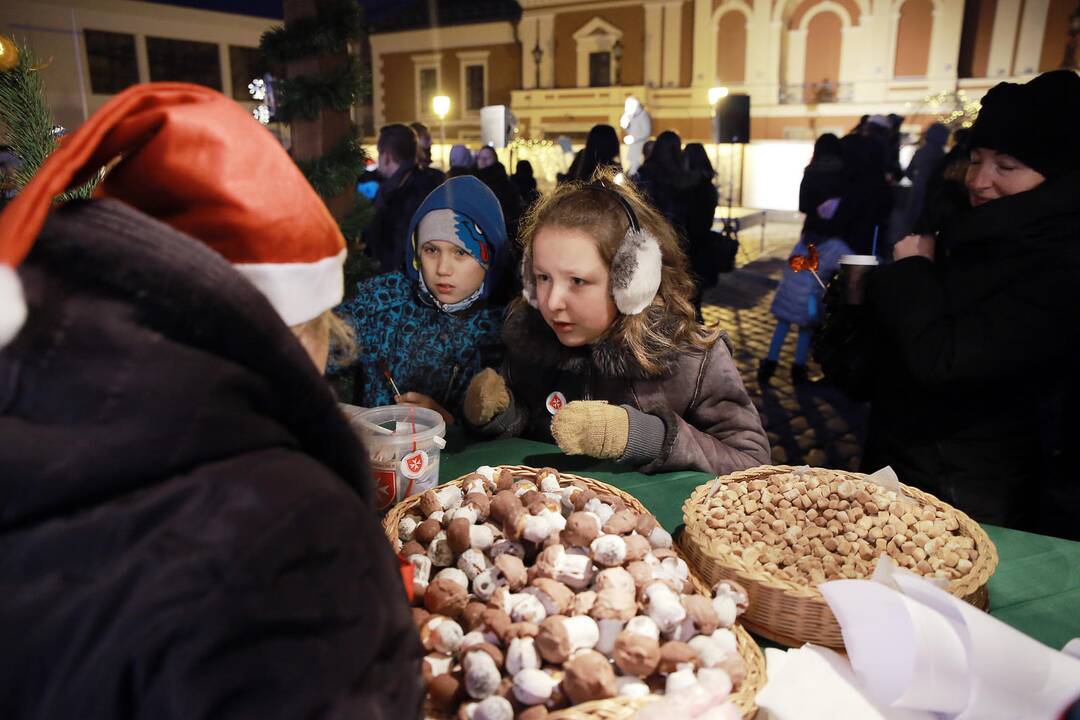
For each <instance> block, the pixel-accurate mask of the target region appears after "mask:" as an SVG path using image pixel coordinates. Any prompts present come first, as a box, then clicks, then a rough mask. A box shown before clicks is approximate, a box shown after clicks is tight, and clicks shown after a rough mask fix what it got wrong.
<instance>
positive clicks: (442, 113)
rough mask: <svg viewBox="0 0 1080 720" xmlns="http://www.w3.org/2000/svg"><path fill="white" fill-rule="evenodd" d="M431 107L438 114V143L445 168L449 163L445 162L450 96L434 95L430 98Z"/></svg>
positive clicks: (448, 167)
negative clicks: (440, 146)
mask: <svg viewBox="0 0 1080 720" xmlns="http://www.w3.org/2000/svg"><path fill="white" fill-rule="evenodd" d="M431 109H432V110H434V111H435V114H436V115H438V116H439V143H440V144H441V145H442V161H443V167H444V168H446V169H447V170H449V169H450V165H449V164H448V163H447V162H446V122H445V121H446V114H447V113H449V112H450V98H448V97H447V96H445V95H436V96H435V97H433V98H432V99H431Z"/></svg>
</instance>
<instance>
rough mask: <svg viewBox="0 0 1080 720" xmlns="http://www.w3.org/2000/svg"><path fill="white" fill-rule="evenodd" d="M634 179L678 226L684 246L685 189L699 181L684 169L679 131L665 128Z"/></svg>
mask: <svg viewBox="0 0 1080 720" xmlns="http://www.w3.org/2000/svg"><path fill="white" fill-rule="evenodd" d="M632 179H633V180H634V183H635V184H636V185H637V186H638V188H640V189H641V191H642V193H643V194H644V195H645V197H646V198H647V199H648V200H649V202H651V203H652V205H653V207H655V208H656V209H657V210H659V211H660V212H661V213H662V214H663V216H664V217H665V218H667V221H668V222H669V223H671V225H672V227H674V228H675V232H676V233H678V235H679V238H680V240H681V241H682V242H683V248H684V250H685V248H686V245H685V243H686V212H687V198H686V197H685V193H686V191H688V190H689V189H690V188H691V187H692V186H693V185H695V184H696V183H697V178H695V177H693V176H692V175H690V174H689V173H687V172H685V171H684V170H683V164H682V138H680V137H679V135H678V133H675V132H673V131H671V130H665V131H664V132H662V133H660V134H659V135H657V136H656V144H655V145H653V149H652V152H651V153H650V154H649V159H648V160H646V161H645V162H643V163H642V164H641V169H640V170H638V174H637V175H636V176H634V178H632Z"/></svg>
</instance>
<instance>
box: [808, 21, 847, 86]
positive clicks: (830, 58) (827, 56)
mask: <svg viewBox="0 0 1080 720" xmlns="http://www.w3.org/2000/svg"><path fill="white" fill-rule="evenodd" d="M842 27H843V21H842V20H841V19H840V16H839V15H838V14H836V13H835V12H832V11H831V10H825V11H823V12H819V13H817V14H815V15H814V16H813V17H812V18H810V22H809V23H808V24H807V26H806V65H805V76H804V77H805V79H804V83H805V84H804V86H803V102H807V103H816V102H831V101H834V100H835V99H836V88H837V85H838V80H839V77H840V45H841V41H842V38H843V33H842V32H841V28H842Z"/></svg>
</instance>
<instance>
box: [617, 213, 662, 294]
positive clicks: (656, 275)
mask: <svg viewBox="0 0 1080 720" xmlns="http://www.w3.org/2000/svg"><path fill="white" fill-rule="evenodd" d="M662 266H663V258H662V256H661V254H660V243H659V242H657V240H656V237H655V236H654V235H653V234H652V233H650V232H648V231H647V230H631V231H629V232H627V233H626V237H625V238H623V241H622V243H621V244H620V245H619V249H618V251H617V252H616V253H615V257H614V258H612V260H611V294H612V296H614V298H615V307H617V308H619V312H621V313H622V314H623V315H637V314H638V313H639V312H641V311H642V310H644V309H645V308H647V307H649V305H650V304H652V301H653V298H655V297H656V292H657V291H658V290H659V289H660V272H661V269H662Z"/></svg>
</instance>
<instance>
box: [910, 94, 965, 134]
mask: <svg viewBox="0 0 1080 720" xmlns="http://www.w3.org/2000/svg"><path fill="white" fill-rule="evenodd" d="M911 106H912V103H908V107H909V108H910V107H911ZM926 106H929V107H930V109H931V110H932V111H933V113H934V115H936V116H937V120H938V122H940V123H942V124H944V125H948V126H949V127H951V128H956V127H964V128H969V127H971V125H972V123H974V122H975V118H977V117H978V116H979V111H980V110H981V109H982V104H981V103H980V102H979V101H978V100H972V99H971V98H970V97H968V94H967V93H966V92H965V91H963V90H957V91H952V90H942V91H941V92H939V93H936V94H934V95H927V96H926V97H924V98H923V99H922V102H921V103H920V105H919V108H918V110H921V109H922V108H923V107H926ZM918 110H916V112H915V114H916V115H918V114H919V112H918Z"/></svg>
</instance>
